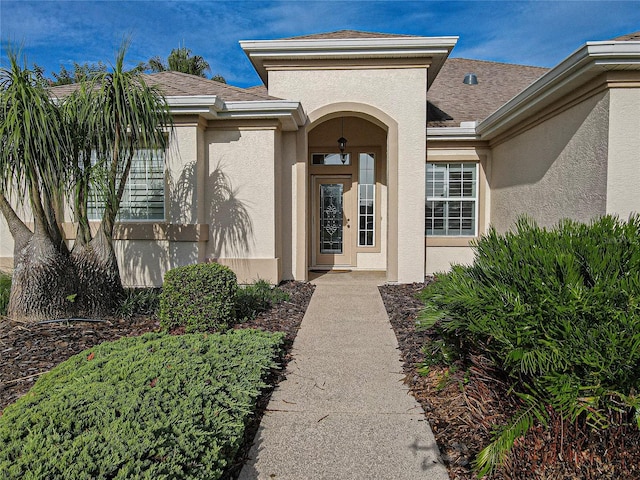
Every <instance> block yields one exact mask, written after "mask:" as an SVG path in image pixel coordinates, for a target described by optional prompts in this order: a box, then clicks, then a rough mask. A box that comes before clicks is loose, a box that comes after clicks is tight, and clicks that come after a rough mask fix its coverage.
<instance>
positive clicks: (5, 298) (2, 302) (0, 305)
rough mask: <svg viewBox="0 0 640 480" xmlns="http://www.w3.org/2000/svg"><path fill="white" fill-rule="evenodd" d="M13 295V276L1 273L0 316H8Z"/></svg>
mask: <svg viewBox="0 0 640 480" xmlns="http://www.w3.org/2000/svg"><path fill="white" fill-rule="evenodd" d="M10 293H11V275H8V274H6V273H2V272H0V315H6V314H7V309H8V308H9V294H10Z"/></svg>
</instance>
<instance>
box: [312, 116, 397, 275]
mask: <svg viewBox="0 0 640 480" xmlns="http://www.w3.org/2000/svg"><path fill="white" fill-rule="evenodd" d="M340 137H343V138H345V139H346V146H345V148H344V150H343V151H340V149H339V144H338V139H339V138H340ZM307 145H308V155H307V161H308V170H307V171H308V185H307V191H308V192H309V197H308V201H307V205H308V208H309V214H308V219H307V220H308V232H309V236H308V238H309V245H308V250H307V251H308V255H309V258H308V265H309V268H310V269H312V270H344V269H350V270H387V266H388V265H387V258H388V251H389V245H388V229H389V225H388V218H389V212H388V210H389V206H388V205H389V189H388V185H389V182H388V171H387V170H388V169H387V157H388V153H387V151H388V146H387V145H388V133H387V129H386V128H385V127H384V125H383V124H381V123H380V122H376V121H375V119H372V118H370V117H369V116H367V115H365V114H361V113H356V112H353V111H338V112H332V113H330V114H327V115H325V116H323V117H321V118H319V119H317V120H316V121H315V122H313V123H312V125H311V127H310V128H309V130H308V137H307Z"/></svg>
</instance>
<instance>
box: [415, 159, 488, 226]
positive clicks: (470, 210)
mask: <svg viewBox="0 0 640 480" xmlns="http://www.w3.org/2000/svg"><path fill="white" fill-rule="evenodd" d="M425 207H426V209H425V234H426V235H433V236H475V235H477V211H478V164H477V163H427V175H426V205H425Z"/></svg>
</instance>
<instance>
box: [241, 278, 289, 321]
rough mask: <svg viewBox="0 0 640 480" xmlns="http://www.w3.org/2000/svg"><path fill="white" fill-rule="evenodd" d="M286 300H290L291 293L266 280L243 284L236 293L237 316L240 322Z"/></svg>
mask: <svg viewBox="0 0 640 480" xmlns="http://www.w3.org/2000/svg"><path fill="white" fill-rule="evenodd" d="M286 300H289V294H288V293H287V292H284V291H282V290H281V289H279V288H278V287H272V286H271V284H269V282H267V281H266V280H258V281H257V282H255V283H252V284H250V285H244V286H241V287H240V288H238V292H237V293H236V318H237V320H238V321H239V322H243V321H247V320H251V319H253V318H255V317H256V315H258V314H259V313H261V312H264V311H267V310H268V309H269V308H271V307H272V306H273V305H276V304H278V303H280V302H284V301H286Z"/></svg>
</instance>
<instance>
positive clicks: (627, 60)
mask: <svg viewBox="0 0 640 480" xmlns="http://www.w3.org/2000/svg"><path fill="white" fill-rule="evenodd" d="M620 65H624V66H626V67H627V68H629V67H630V68H634V69H635V68H638V69H640V42H611V41H609V42H588V43H586V44H585V45H584V46H582V47H581V48H579V49H578V50H576V51H575V52H574V53H572V54H571V55H569V56H568V57H567V58H566V59H565V60H563V61H562V62H561V63H559V64H558V65H557V66H556V67H555V68H553V69H552V70H550V71H549V72H547V73H546V74H544V75H543V76H542V77H540V78H539V79H538V80H536V81H535V82H534V83H532V84H531V85H530V86H529V87H527V88H525V89H524V90H523V91H522V92H520V93H519V94H518V95H516V96H515V97H513V98H512V99H511V100H509V101H508V102H507V103H505V104H504V105H503V106H502V107H500V108H499V109H498V110H496V111H495V112H494V113H492V114H491V115H489V116H488V117H487V118H486V119H484V120H483V121H482V122H480V124H479V125H478V128H477V130H478V133H480V135H481V137H482V138H483V139H485V140H490V139H491V138H493V137H495V136H496V135H498V134H500V133H502V132H504V131H505V130H507V129H509V128H510V127H511V126H513V125H514V124H516V123H518V122H519V121H521V120H522V119H524V118H525V117H527V116H529V115H532V114H534V113H535V112H536V111H539V110H541V109H542V108H544V107H545V106H547V105H549V104H551V103H552V102H554V101H555V100H557V99H559V98H561V97H562V96H563V95H565V94H567V93H568V92H570V91H572V90H575V89H576V88H578V87H579V86H580V85H582V84H584V83H586V82H588V81H589V80H591V79H592V78H594V77H596V76H597V75H599V74H601V73H603V72H605V71H607V70H611V69H612V68H614V67H617V66H620Z"/></svg>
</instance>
